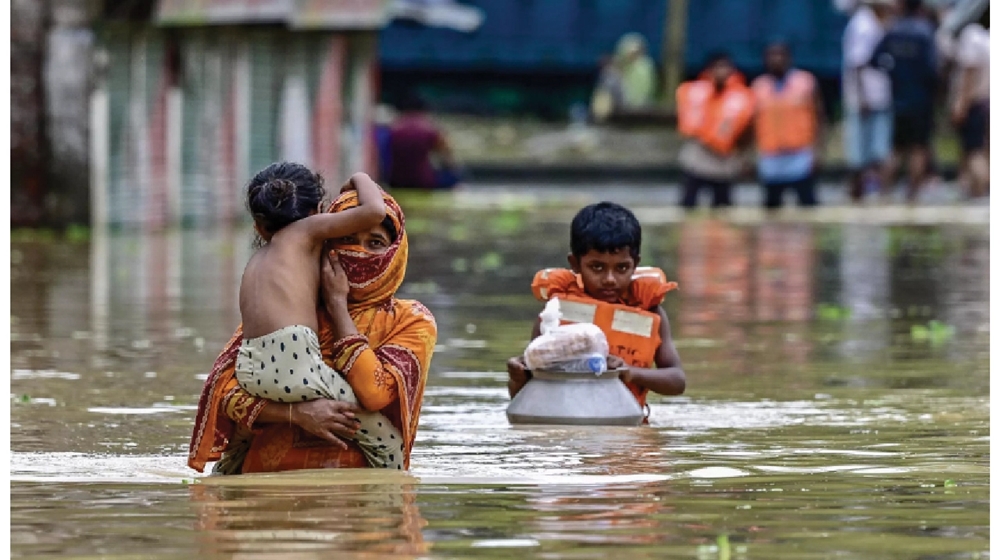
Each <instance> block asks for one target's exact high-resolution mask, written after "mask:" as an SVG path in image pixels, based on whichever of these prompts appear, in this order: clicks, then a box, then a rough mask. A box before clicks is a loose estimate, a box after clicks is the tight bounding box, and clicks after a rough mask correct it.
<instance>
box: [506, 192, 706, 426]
mask: <svg viewBox="0 0 1000 560" xmlns="http://www.w3.org/2000/svg"><path fill="white" fill-rule="evenodd" d="M641 241H642V227H641V226H640V225H639V221H638V220H637V219H636V218H635V215H634V214H633V213H632V212H631V211H630V210H629V209H627V208H625V207H623V206H621V205H618V204H615V203H613V202H601V203H598V204H592V205H590V206H587V207H585V208H583V209H582V210H580V212H579V213H577V215H576V217H575V218H573V222H572V225H571V226H570V249H571V252H570V254H569V256H568V259H569V264H570V266H571V267H572V271H570V270H566V269H547V270H542V271H540V272H538V274H536V275H535V279H534V282H533V283H532V291H533V292H534V293H535V296H536V297H538V299H540V300H547V299H550V298H552V297H558V298H559V299H560V304H561V305H560V307H561V308H562V312H563V322H571V321H572V319H573V318H568V317H567V315H568V314H570V311H571V310H573V309H581V308H583V309H587V308H590V309H594V308H596V311H595V312H594V313H593V315H594V317H597V320H592V321H590V322H594V323H595V324H597V325H598V326H599V327H601V330H603V331H604V333H605V334H606V335H607V336H608V343H609V344H608V345H609V346H610V348H611V354H612V356H610V357H609V360H608V367H609V368H615V367H623V368H624V370H625V372H624V373H623V374H622V375H621V380H622V382H624V383H625V385H626V386H627V387H628V388H629V390H631V391H632V394H633V395H635V397H636V400H637V401H639V404H640V405H641V406H643V407H645V405H646V394H647V393H648V392H649V391H653V392H654V393H659V394H661V395H680V394H683V393H684V389H685V386H686V383H687V379H686V376H685V374H684V370H683V369H681V358H680V356H679V355H678V354H677V348H676V347H674V342H673V339H672V338H671V336H670V321H669V320H667V314H666V312H665V311H664V310H663V306H662V305H660V304H661V302H662V301H663V296H664V295H665V294H666V293H667V292H668V291H670V290H672V289H674V288H676V287H677V284H676V283H674V282H667V281H666V278H665V277H664V276H663V272H662V271H660V270H659V269H652V268H647V269H638V270H637V268H636V267H637V265H638V264H639V261H640V257H639V247H640V243H641ZM579 303H582V304H584V305H579ZM574 315H575V313H574ZM624 315H634V317H624V320H621V319H622V317H623V316H624ZM612 316H613V317H614V319H615V323H618V325H617V326H616V327H612V324H611V323H612V321H611V320H610V319H608V320H604V319H603V318H604V317H612ZM574 318H576V317H574ZM580 319H581V320H586V318H580ZM629 319H638V321H629ZM624 323H630V324H631V325H640V324H641V325H646V328H647V329H649V330H650V332H641V327H640V328H639V330H635V331H632V330H631V329H629V331H630V332H627V333H623V332H618V331H616V330H615V329H616V328H619V329H621V328H625V327H622V326H621V325H622V324H624ZM540 324H541V320H540V319H539V320H536V321H535V325H534V327H533V328H532V330H531V338H532V339H534V338H537V337H538V336H540V335H541V331H540V330H539V328H540ZM507 373H508V375H509V377H510V380H509V382H508V383H507V388H508V390H509V391H510V396H511V398H513V397H514V395H516V394H517V393H518V392H519V391H520V390H521V388H522V387H524V385H525V384H526V383H527V382H528V380H530V379H531V372H530V371H528V369H527V367H526V365H525V363H524V358H523V357H522V356H517V357H514V358H511V359H510V360H508V362H507Z"/></svg>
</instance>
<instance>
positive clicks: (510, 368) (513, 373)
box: [507, 356, 529, 385]
mask: <svg viewBox="0 0 1000 560" xmlns="http://www.w3.org/2000/svg"><path fill="white" fill-rule="evenodd" d="M528 372H529V370H528V366H527V365H525V363H524V358H523V357H521V356H517V357H514V358H511V359H509V360H507V374H508V375H510V378H511V379H512V380H513V381H516V382H517V383H520V384H522V385H523V384H525V383H527V382H528V379H529V377H528V375H529V373H528Z"/></svg>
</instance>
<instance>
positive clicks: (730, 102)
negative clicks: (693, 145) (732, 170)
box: [677, 76, 754, 155]
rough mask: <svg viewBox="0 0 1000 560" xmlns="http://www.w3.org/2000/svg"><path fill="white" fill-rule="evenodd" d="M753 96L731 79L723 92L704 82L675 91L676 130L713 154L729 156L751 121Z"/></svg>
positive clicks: (682, 86) (692, 82) (702, 80)
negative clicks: (699, 143)
mask: <svg viewBox="0 0 1000 560" xmlns="http://www.w3.org/2000/svg"><path fill="white" fill-rule="evenodd" d="M753 110H754V106H753V94H752V93H751V92H750V89H749V88H747V87H746V86H745V85H743V82H742V79H741V78H738V76H734V77H733V78H732V79H730V80H729V82H728V83H727V84H726V87H725V89H723V90H722V92H721V93H720V92H717V91H716V90H715V85H714V84H713V83H712V82H711V81H710V80H706V79H698V80H693V81H690V82H685V83H683V84H681V86H680V87H679V88H677V128H678V130H679V131H680V133H681V134H683V135H684V136H687V137H689V138H694V139H696V140H698V141H699V142H701V143H702V144H704V145H705V146H707V147H708V148H711V149H712V151H714V152H716V153H718V154H721V155H728V154H730V153H731V152H732V151H733V150H734V149H735V148H736V142H737V141H738V140H739V138H740V136H741V135H742V134H743V133H744V132H745V131H746V129H747V127H748V126H749V125H750V122H751V120H752V119H753Z"/></svg>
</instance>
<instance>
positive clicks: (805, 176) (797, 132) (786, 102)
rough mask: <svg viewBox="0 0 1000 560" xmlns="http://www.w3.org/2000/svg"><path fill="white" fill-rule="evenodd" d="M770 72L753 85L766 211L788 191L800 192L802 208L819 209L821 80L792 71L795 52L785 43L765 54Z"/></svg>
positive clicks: (776, 205)
mask: <svg viewBox="0 0 1000 560" xmlns="http://www.w3.org/2000/svg"><path fill="white" fill-rule="evenodd" d="M764 68H765V73H764V74H762V75H761V76H759V77H758V78H757V79H756V80H754V81H753V84H752V85H751V86H750V89H751V90H753V94H754V100H755V102H756V112H755V114H754V122H753V129H754V133H755V134H754V135H755V137H756V141H757V153H758V159H757V173H758V175H759V177H760V181H761V183H763V185H764V190H765V196H764V207H765V208H768V209H772V208H779V207H781V204H782V200H781V199H782V195H783V194H784V192H785V189H792V190H794V191H795V192H796V194H797V195H798V199H799V205H800V206H816V204H817V201H816V169H817V167H818V166H819V163H820V156H821V154H822V153H823V150H822V138H823V134H822V128H823V102H822V100H821V99H820V95H819V89H818V88H817V87H816V78H815V77H814V76H813V75H812V74H810V73H809V72H806V71H805V70H799V69H798V68H793V67H792V57H791V52H790V51H789V48H788V45H786V44H785V43H783V42H781V41H773V42H771V44H770V45H768V46H767V48H766V49H765V51H764Z"/></svg>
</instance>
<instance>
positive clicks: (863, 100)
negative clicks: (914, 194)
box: [838, 0, 895, 201]
mask: <svg viewBox="0 0 1000 560" xmlns="http://www.w3.org/2000/svg"><path fill="white" fill-rule="evenodd" d="M841 3H844V2H843V1H842V2H841ZM838 7H839V8H841V9H842V10H843V11H851V10H853V13H852V15H851V19H850V21H849V22H848V23H847V27H846V28H845V29H844V37H843V77H842V81H841V87H842V96H843V103H844V155H845V158H846V160H847V165H848V166H849V168H850V170H851V174H850V183H849V184H850V194H851V198H852V199H853V200H854V201H860V200H861V199H862V198H863V197H864V195H865V192H866V191H872V190H878V189H879V188H880V185H879V182H880V178H881V175H882V172H883V167H884V166H885V163H886V160H887V159H888V158H889V153H890V152H891V150H892V91H891V87H892V85H891V84H890V82H889V76H888V74H886V73H885V72H884V71H883V70H881V69H879V68H873V67H871V66H869V65H868V62H869V61H870V60H871V58H872V53H873V52H874V51H875V47H876V46H877V45H878V44H879V42H881V41H882V37H883V36H884V35H885V28H886V26H887V25H888V23H889V21H890V18H891V17H892V14H893V11H894V7H895V4H894V1H893V0H860V1H858V0H847V3H846V4H845V5H843V6H838Z"/></svg>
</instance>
